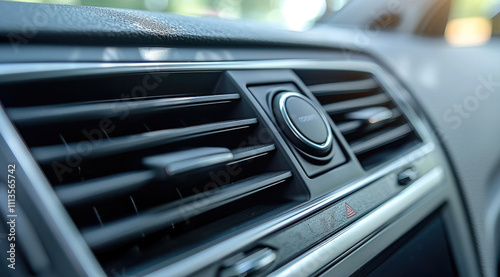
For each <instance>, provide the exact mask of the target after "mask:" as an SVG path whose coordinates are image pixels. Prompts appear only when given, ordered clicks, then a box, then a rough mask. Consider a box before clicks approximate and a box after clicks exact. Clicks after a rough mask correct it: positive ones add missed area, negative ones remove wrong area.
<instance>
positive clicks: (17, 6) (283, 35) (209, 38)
mask: <svg viewBox="0 0 500 277" xmlns="http://www.w3.org/2000/svg"><path fill="white" fill-rule="evenodd" d="M0 10H1V11H2V12H1V13H2V16H1V17H0V39H1V40H2V41H5V42H11V41H14V42H16V43H19V44H25V43H28V42H30V43H38V42H39V43H64V44H68V43H71V44H86V45H96V44H98V45H123V44H128V45H134V46H141V45H148V46H153V45H156V46H159V45H161V46H167V45H183V46H194V45H203V46H209V45H229V44H231V45H236V46H237V45H244V46H249V45H255V46H280V45H281V46H283V45H288V46H293V45H295V46H300V45H316V46H318V47H319V46H322V43H321V40H320V39H317V38H315V37H314V36H309V35H307V34H304V33H299V32H293V31H284V30H279V29H275V28H269V26H265V27H264V26H260V28H259V25H258V24H255V23H248V22H241V21H238V22H235V21H230V20H222V19H215V18H196V17H186V16H180V15H176V14H167V13H155V12H146V11H136V10H125V9H111V8H99V7H88V6H68V5H52V4H30V3H16V2H0Z"/></svg>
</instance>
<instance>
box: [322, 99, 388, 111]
mask: <svg viewBox="0 0 500 277" xmlns="http://www.w3.org/2000/svg"><path fill="white" fill-rule="evenodd" d="M389 101H390V99H389V97H387V96H386V95H385V94H376V95H372V96H367V97H363V98H358V99H353V100H347V101H342V102H336V103H330V104H326V105H324V106H323V107H324V108H325V110H326V111H327V112H328V114H330V115H335V114H339V113H343V112H347V111H350V110H355V109H361V108H366V107H370V106H377V105H382V104H385V103H387V102H389Z"/></svg>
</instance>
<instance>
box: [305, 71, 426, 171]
mask: <svg viewBox="0 0 500 277" xmlns="http://www.w3.org/2000/svg"><path fill="white" fill-rule="evenodd" d="M296 73H297V75H298V76H299V77H300V78H301V79H302V80H303V82H304V83H305V84H306V85H307V86H308V88H309V90H310V91H311V92H312V93H313V94H314V95H315V97H316V98H317V99H318V101H319V102H320V103H321V104H322V105H323V107H324V109H325V110H326V112H327V113H328V114H329V115H330V116H331V118H332V119H333V121H334V122H335V123H336V125H337V127H338V128H339V129H340V131H341V132H342V134H343V135H344V137H345V139H346V140H347V142H348V143H349V144H350V146H351V149H352V151H353V152H354V153H355V154H356V156H357V157H358V160H359V161H360V163H361V164H362V166H363V167H364V168H365V169H370V168H373V167H375V166H377V165H380V164H381V163H383V162H387V161H389V160H391V159H393V158H396V157H398V156H400V155H402V154H403V153H404V152H406V151H408V150H409V149H413V148H414V147H416V146H417V145H419V144H420V143H421V140H420V138H419V137H418V135H417V133H416V132H415V131H414V129H413V127H412V126H411V124H410V122H409V121H408V120H407V119H406V118H405V116H404V115H403V114H402V113H401V110H400V109H399V108H398V107H397V106H396V105H395V103H394V102H393V101H392V100H391V98H390V96H389V95H388V94H387V93H386V92H385V91H384V89H383V88H382V87H381V86H380V84H379V83H378V82H377V80H376V78H375V77H374V76H373V75H372V74H370V73H364V72H356V71H334V70H298V71H296Z"/></svg>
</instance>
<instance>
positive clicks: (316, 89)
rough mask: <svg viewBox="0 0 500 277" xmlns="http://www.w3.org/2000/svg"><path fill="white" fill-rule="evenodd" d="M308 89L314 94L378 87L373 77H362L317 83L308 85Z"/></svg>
mask: <svg viewBox="0 0 500 277" xmlns="http://www.w3.org/2000/svg"><path fill="white" fill-rule="evenodd" d="M308 88H309V90H310V91H311V92H312V93H313V94H314V95H316V96H324V95H332V94H339V93H351V92H360V91H368V90H373V89H376V88H378V84H377V82H376V81H375V80H373V79H371V78H370V79H364V80H356V81H348V82H335V83H325V84H317V85H309V86H308Z"/></svg>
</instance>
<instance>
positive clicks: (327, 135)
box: [273, 92, 333, 157]
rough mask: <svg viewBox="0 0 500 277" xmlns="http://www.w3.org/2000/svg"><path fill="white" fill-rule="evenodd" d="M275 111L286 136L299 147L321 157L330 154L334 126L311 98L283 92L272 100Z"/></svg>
mask: <svg viewBox="0 0 500 277" xmlns="http://www.w3.org/2000/svg"><path fill="white" fill-rule="evenodd" d="M273 111H274V114H275V116H276V120H277V121H278V123H279V124H280V125H281V129H282V130H283V132H284V133H285V135H286V136H287V137H288V139H290V140H291V141H292V142H293V143H294V144H295V146H297V147H298V148H299V149H300V150H302V151H303V152H305V153H307V154H310V155H313V156H318V157H323V156H326V155H328V154H329V153H330V150H331V149H332V144H333V134H332V129H331V127H330V124H328V121H327V119H326V117H325V116H324V115H323V113H322V112H321V110H320V109H319V108H318V107H317V105H316V104H315V103H314V102H312V101H311V100H310V99H309V98H307V97H305V96H304V95H302V94H300V93H297V92H281V93H279V94H278V95H276V97H275V98H274V100H273Z"/></svg>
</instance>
